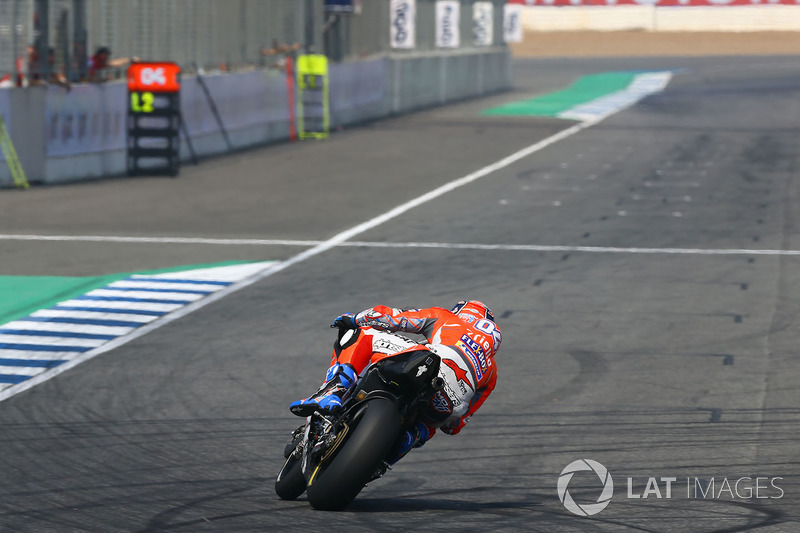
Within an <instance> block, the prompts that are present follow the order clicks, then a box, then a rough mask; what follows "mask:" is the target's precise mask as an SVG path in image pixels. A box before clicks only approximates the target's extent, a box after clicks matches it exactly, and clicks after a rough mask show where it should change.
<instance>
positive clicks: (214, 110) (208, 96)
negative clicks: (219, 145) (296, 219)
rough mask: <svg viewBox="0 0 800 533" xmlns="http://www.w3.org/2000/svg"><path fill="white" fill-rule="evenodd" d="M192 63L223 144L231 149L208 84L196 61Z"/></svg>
mask: <svg viewBox="0 0 800 533" xmlns="http://www.w3.org/2000/svg"><path fill="white" fill-rule="evenodd" d="M193 64H194V69H195V71H197V83H199V84H200V88H201V89H203V92H204V93H205V95H206V99H207V100H208V105H209V107H211V113H213V114H214V118H215V119H216V120H217V125H219V130H220V132H222V137H223V138H224V139H225V144H227V145H228V151H231V152H232V151H233V144H232V143H231V140H230V138H229V137H228V131H227V130H226V129H225V125H224V124H223V123H222V117H221V116H219V111H218V110H217V104H215V103H214V99H213V98H212V97H211V92H210V91H209V90H208V86H207V85H206V81H205V80H204V79H203V76H201V75H200V69H198V68H197V63H193Z"/></svg>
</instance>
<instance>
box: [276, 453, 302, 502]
mask: <svg viewBox="0 0 800 533" xmlns="http://www.w3.org/2000/svg"><path fill="white" fill-rule="evenodd" d="M301 466H302V465H301V461H300V459H299V458H297V457H294V456H291V455H290V456H289V458H288V459H286V462H285V463H284V464H283V468H281V471H280V472H278V477H277V478H276V479H275V493H276V494H277V495H278V496H279V497H280V498H281V499H282V500H294V499H295V498H297V497H298V496H300V495H301V494H303V492H305V490H306V478H305V477H304V476H303V469H302V468H301Z"/></svg>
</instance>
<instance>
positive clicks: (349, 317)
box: [331, 313, 358, 329]
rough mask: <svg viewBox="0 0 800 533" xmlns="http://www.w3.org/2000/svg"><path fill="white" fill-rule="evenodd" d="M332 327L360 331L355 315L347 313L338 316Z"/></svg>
mask: <svg viewBox="0 0 800 533" xmlns="http://www.w3.org/2000/svg"><path fill="white" fill-rule="evenodd" d="M331 327H332V328H339V329H358V324H356V315H355V313H345V314H343V315H339V316H337V317H336V319H335V320H334V321H333V324H331Z"/></svg>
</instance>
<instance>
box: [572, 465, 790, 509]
mask: <svg viewBox="0 0 800 533" xmlns="http://www.w3.org/2000/svg"><path fill="white" fill-rule="evenodd" d="M576 472H594V473H595V474H596V475H597V477H598V478H599V479H600V482H601V483H602V484H603V489H602V491H601V492H600V496H598V498H597V501H596V502H595V503H578V502H576V501H575V500H574V499H573V498H572V496H571V495H570V493H569V484H570V481H572V477H573V476H574V475H575V473H576ZM781 480H783V478H782V477H763V476H755V477H751V476H743V477H739V478H736V479H733V478H731V479H729V478H727V477H722V478H719V477H717V478H714V477H711V478H698V477H687V478H686V481H685V484H684V481H683V478H680V479H679V478H677V477H655V476H649V477H647V480H646V481H644V480H643V479H638V480H636V479H634V478H632V477H628V478H626V481H627V489H628V490H627V499H628V500H646V499H648V498H651V499H659V500H660V499H667V500H670V499H675V498H684V497H685V498H686V499H690V500H701V499H702V500H728V501H732V500H744V501H747V500H752V499H759V500H762V499H780V498H783V496H784V494H785V492H784V490H783V489H782V488H781V487H780V485H779V481H781ZM684 486H685V487H686V489H685V490H686V492H685V493H684V491H683V487H684ZM557 489H558V499H559V500H561V503H562V504H564V507H565V508H566V509H567V510H568V511H569V512H571V513H573V514H576V515H578V516H593V515H596V514H597V513H599V512H600V511H602V510H603V509H605V508H606V507H607V506H608V504H609V503H610V502H611V498H612V497H613V496H614V481H613V480H612V479H611V474H610V473H609V472H608V469H607V468H606V467H605V466H603V465H602V464H600V463H598V462H597V461H593V460H591V459H579V460H577V461H573V462H571V463H570V464H568V465H567V467H566V468H564V470H562V471H561V475H559V476H558V485H557Z"/></svg>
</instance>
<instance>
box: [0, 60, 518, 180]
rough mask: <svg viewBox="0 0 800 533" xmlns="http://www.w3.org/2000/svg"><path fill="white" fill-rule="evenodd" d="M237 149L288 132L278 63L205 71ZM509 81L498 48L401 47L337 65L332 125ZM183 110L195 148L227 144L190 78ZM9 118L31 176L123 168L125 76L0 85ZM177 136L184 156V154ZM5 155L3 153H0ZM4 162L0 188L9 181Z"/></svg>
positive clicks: (78, 175) (84, 175) (210, 149)
mask: <svg viewBox="0 0 800 533" xmlns="http://www.w3.org/2000/svg"><path fill="white" fill-rule="evenodd" d="M203 81H204V82H205V84H206V86H207V88H208V91H209V94H211V95H212V97H213V98H214V102H215V104H216V107H217V109H218V111H219V115H220V118H221V121H222V125H223V127H224V128H225V132H226V133H227V135H228V137H229V141H230V144H231V146H232V147H233V148H234V149H243V148H247V147H251V146H256V145H262V144H267V143H272V142H279V141H285V140H288V139H289V104H288V101H289V100H288V96H289V95H288V90H287V84H286V79H285V75H284V74H283V73H282V72H281V71H278V70H259V71H252V72H246V73H235V74H232V73H231V74H216V75H206V76H204V77H203ZM509 88H511V60H510V55H509V52H508V49H507V48H505V47H496V48H492V47H487V48H486V49H484V50H481V51H477V50H472V51H467V50H464V51H458V52H450V53H447V54H445V53H436V52H427V53H404V54H399V55H387V56H384V57H380V58H376V59H372V60H365V61H357V62H352V63H342V64H334V65H332V66H331V70H330V110H331V125H332V126H333V128H336V127H337V126H347V125H352V124H357V123H360V122H365V121H369V120H374V119H377V118H381V117H386V116H389V115H393V114H399V113H406V112H409V111H414V110H418V109H423V108H426V107H431V106H435V105H441V104H446V103H449V102H454V101H458V100H461V99H465V98H469V97H474V96H480V95H484V94H489V93H491V92H496V91H500V90H504V89H509ZM181 109H182V113H183V117H184V120H185V124H186V126H187V131H188V134H189V136H190V138H191V142H192V145H193V148H194V150H195V152H196V153H197V154H198V155H200V156H210V155H216V154H221V153H225V152H227V151H229V147H228V143H227V141H226V139H225V136H224V134H223V132H222V131H221V130H220V124H219V123H218V122H217V120H216V117H215V116H214V114H213V113H212V111H211V108H210V106H209V102H208V99H207V97H206V95H205V93H204V92H203V91H202V88H201V86H200V84H199V82H198V78H197V77H196V76H185V77H184V78H183V79H182V80H181ZM0 113H2V114H3V116H4V117H5V119H6V124H7V125H8V129H9V131H10V132H11V137H12V139H13V140H14V144H15V146H16V147H17V152H18V154H19V159H20V161H21V163H22V166H23V168H24V169H25V172H26V174H27V178H28V181H29V182H30V183H48V184H49V183H61V182H67V181H76V180H82V179H92V178H98V177H102V176H110V175H120V174H123V173H124V172H125V146H126V144H125V143H126V140H125V139H126V127H125V117H126V114H127V89H126V86H125V84H124V83H121V82H119V83H116V82H115V83H107V84H100V85H77V86H74V87H73V88H72V90H71V91H70V92H66V91H65V90H64V89H62V88H60V87H29V88H25V89H17V88H11V89H0ZM188 148H189V147H188V145H187V144H186V140H185V138H184V140H183V142H182V146H181V155H182V158H183V159H185V160H188V159H189V154H190V152H189V149H188ZM1 158H2V156H1V155H0V159H1ZM7 167H8V166H7V165H6V164H5V161H2V162H0V186H2V187H9V186H12V185H13V180H12V179H11V175H10V172H9V171H8V168H7Z"/></svg>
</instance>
